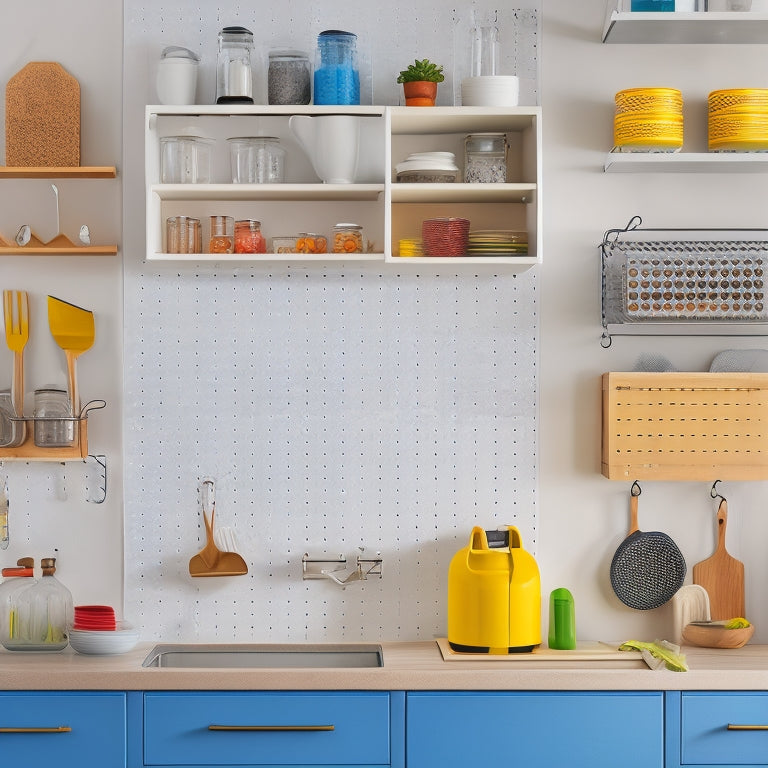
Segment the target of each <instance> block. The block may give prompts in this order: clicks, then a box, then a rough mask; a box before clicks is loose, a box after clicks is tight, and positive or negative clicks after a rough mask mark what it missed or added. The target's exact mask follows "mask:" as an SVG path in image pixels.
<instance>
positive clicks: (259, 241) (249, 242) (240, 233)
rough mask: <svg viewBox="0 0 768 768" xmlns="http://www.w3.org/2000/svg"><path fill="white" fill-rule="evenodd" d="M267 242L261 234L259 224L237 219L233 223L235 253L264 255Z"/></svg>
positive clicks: (251, 220) (254, 220) (250, 220)
mask: <svg viewBox="0 0 768 768" xmlns="http://www.w3.org/2000/svg"><path fill="white" fill-rule="evenodd" d="M266 252H267V241H266V239H265V238H264V235H262V234H261V222H260V221H257V220H256V219H239V220H238V221H236V222H235V253H266Z"/></svg>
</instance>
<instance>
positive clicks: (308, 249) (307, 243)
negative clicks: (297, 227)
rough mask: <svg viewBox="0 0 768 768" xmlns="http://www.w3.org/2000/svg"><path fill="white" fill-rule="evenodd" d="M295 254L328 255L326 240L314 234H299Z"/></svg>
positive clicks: (322, 236) (323, 236)
mask: <svg viewBox="0 0 768 768" xmlns="http://www.w3.org/2000/svg"><path fill="white" fill-rule="evenodd" d="M296 253H328V238H327V237H326V236H325V235H318V234H317V233H316V232H299V236H298V237H297V238H296Z"/></svg>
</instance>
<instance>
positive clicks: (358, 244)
mask: <svg viewBox="0 0 768 768" xmlns="http://www.w3.org/2000/svg"><path fill="white" fill-rule="evenodd" d="M333 252H334V253H362V252H363V228H362V227H361V226H360V225H359V224H337V225H336V226H335V227H334V228H333Z"/></svg>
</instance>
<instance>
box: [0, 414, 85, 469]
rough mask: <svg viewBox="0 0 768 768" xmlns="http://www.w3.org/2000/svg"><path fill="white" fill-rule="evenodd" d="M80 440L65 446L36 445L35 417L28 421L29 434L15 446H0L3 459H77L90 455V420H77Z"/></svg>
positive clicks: (1, 458) (0, 459) (0, 454)
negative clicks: (43, 446)
mask: <svg viewBox="0 0 768 768" xmlns="http://www.w3.org/2000/svg"><path fill="white" fill-rule="evenodd" d="M76 423H77V428H78V440H77V441H76V442H75V443H74V444H73V445H70V446H66V447H64V448H41V447H40V446H37V445H35V422H34V419H29V420H28V421H27V436H26V439H25V440H24V442H23V443H22V444H21V445H17V446H16V447H15V448H0V462H2V461H76V460H82V459H85V458H86V457H87V456H88V420H87V419H85V418H82V419H78V420H77V422H76Z"/></svg>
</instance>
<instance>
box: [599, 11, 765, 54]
mask: <svg viewBox="0 0 768 768" xmlns="http://www.w3.org/2000/svg"><path fill="white" fill-rule="evenodd" d="M623 7H624V5H623V4H622V3H616V2H614V3H609V4H608V10H607V12H606V17H605V23H604V24H603V36H602V41H603V42H604V43H663V44H670V43H671V44H679V43H727V44H732V43H757V44H763V45H764V44H765V41H766V39H768V14H766V13H756V12H752V11H740V12H735V11H729V12H723V13H716V12H711V13H710V12H702V11H699V12H694V13H644V12H643V13H639V12H635V13H632V12H629V11H624V10H619V9H620V8H623Z"/></svg>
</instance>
